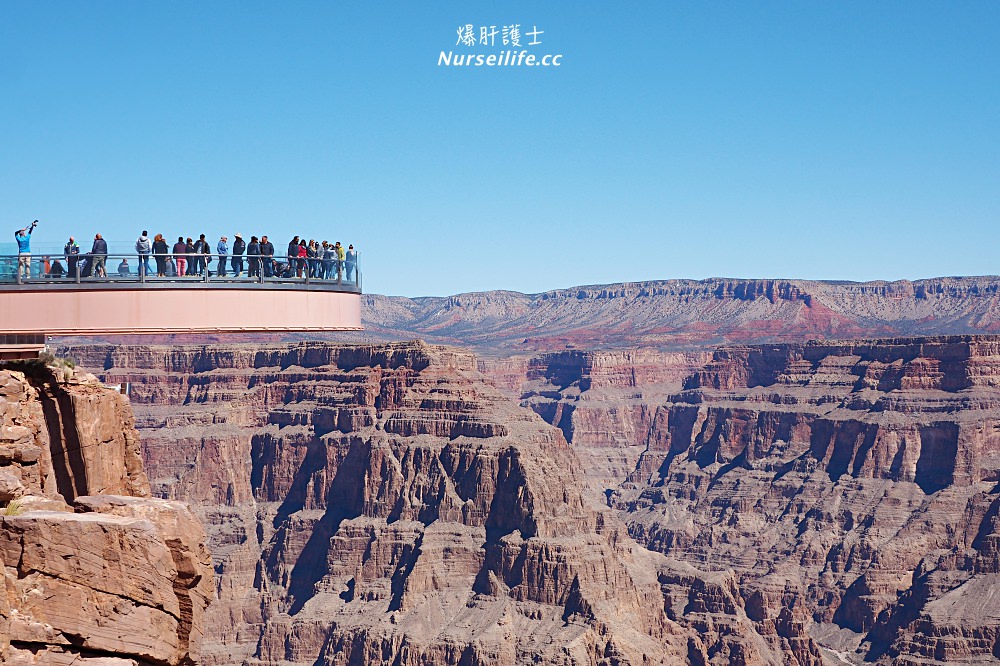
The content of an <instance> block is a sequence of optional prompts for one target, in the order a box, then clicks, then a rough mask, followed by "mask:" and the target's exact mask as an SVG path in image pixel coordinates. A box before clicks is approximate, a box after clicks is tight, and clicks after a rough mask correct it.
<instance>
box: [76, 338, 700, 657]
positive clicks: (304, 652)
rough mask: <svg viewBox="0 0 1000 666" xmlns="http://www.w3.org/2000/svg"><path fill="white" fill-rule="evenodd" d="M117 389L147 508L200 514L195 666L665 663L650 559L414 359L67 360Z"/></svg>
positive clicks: (525, 421) (171, 354) (529, 439)
mask: <svg viewBox="0 0 1000 666" xmlns="http://www.w3.org/2000/svg"><path fill="white" fill-rule="evenodd" d="M70 353H72V354H73V355H74V356H75V357H76V358H77V359H78V361H80V362H81V363H82V364H83V365H85V366H87V367H90V368H96V369H98V370H100V371H101V372H102V375H103V377H104V378H105V380H106V381H109V382H112V381H113V382H122V381H127V382H130V385H131V399H132V402H133V404H135V405H136V410H137V412H138V414H139V417H138V425H139V428H140V431H141V433H142V439H143V452H144V458H145V463H146V467H147V470H148V473H149V477H150V483H151V485H152V488H153V492H154V493H155V494H157V495H160V496H163V497H168V498H177V499H185V500H189V501H192V502H195V503H196V504H197V505H198V507H199V508H198V511H199V514H200V515H201V516H202V517H203V518H204V520H205V522H206V524H207V525H208V531H209V535H210V542H211V545H212V551H213V553H214V555H215V561H216V572H217V575H218V593H219V600H218V601H217V602H216V604H215V605H214V606H213V607H212V609H210V611H209V625H208V631H207V636H206V644H205V649H204V650H203V652H202V659H203V661H204V663H218V664H222V663H227V664H228V663H243V662H244V661H247V662H249V663H265V664H286V663H310V664H311V663H322V664H369V663H372V664H374V663H378V664H381V663H402V664H497V663H499V664H517V663H525V662H537V663H551V664H555V663H559V664H563V663H609V664H610V663H636V664H641V663H663V664H667V663H677V661H679V660H680V661H682V660H683V659H685V658H686V655H687V653H688V651H689V644H691V645H696V646H701V644H702V641H701V639H700V638H699V637H697V636H695V635H694V632H692V631H690V630H685V629H682V628H680V627H679V626H678V625H677V623H676V622H674V621H672V620H670V619H669V618H668V617H667V614H666V612H665V610H664V606H663V596H662V592H661V589H660V582H659V580H658V577H657V570H658V563H659V562H660V560H662V558H660V557H659V556H656V555H655V554H652V553H647V552H645V551H643V550H642V549H640V548H638V547H637V546H636V544H635V543H634V542H633V541H632V540H631V539H630V538H629V537H628V536H627V535H626V534H625V533H624V527H623V526H622V525H621V523H619V522H618V521H617V520H616V519H615V518H614V517H613V515H612V514H611V512H610V511H609V510H608V509H607V508H606V507H604V506H600V505H592V504H589V503H588V502H587V501H586V500H585V498H584V491H583V488H584V485H583V478H584V477H583V472H582V470H581V467H580V464H579V461H578V459H577V457H576V456H575V455H574V453H573V452H572V450H571V449H570V448H569V446H568V445H567V444H566V441H565V439H564V437H563V434H562V432H561V431H560V430H559V429H557V428H554V427H551V426H549V425H548V424H546V423H545V422H544V421H543V420H542V419H541V418H540V417H538V416H537V415H536V414H534V413H533V412H531V411H530V410H526V409H523V408H521V407H519V406H518V405H517V403H516V402H515V401H513V400H511V399H509V398H507V397H506V396H504V395H503V394H502V393H501V392H500V391H498V390H497V389H496V388H494V387H493V386H492V385H490V384H489V383H488V382H486V381H485V379H484V377H483V375H482V374H481V373H479V372H478V370H477V369H476V361H475V358H474V357H473V356H472V354H470V353H468V352H464V351H461V350H457V349H452V348H443V347H433V346H429V345H425V344H423V343H404V344H389V345H367V346H365V345H361V346H338V345H330V344H323V343H312V344H308V343H307V344H297V345H287V346H278V347H270V348H263V349H254V348H249V347H221V346H214V347H198V348H173V349H171V348H166V347H116V348H109V347H105V348H98V347H90V348H77V349H73V350H71V352H70Z"/></svg>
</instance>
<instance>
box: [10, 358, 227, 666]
mask: <svg viewBox="0 0 1000 666" xmlns="http://www.w3.org/2000/svg"><path fill="white" fill-rule="evenodd" d="M11 367H20V368H21V369H22V370H23V372H22V371H18V370H11V369H0V570H2V571H3V573H4V581H5V586H4V591H3V592H2V593H0V662H2V663H9V664H92V665H93V666H107V665H110V664H116V665H120V666H124V665H125V664H133V665H137V664H147V665H152V664H156V665H174V664H191V663H195V659H196V657H197V649H198V643H199V640H200V635H201V631H202V627H203V624H204V622H203V613H204V609H205V607H206V606H207V604H208V601H209V597H210V596H211V594H212V571H211V568H210V567H211V562H210V557H209V556H208V551H207V550H206V549H205V545H204V532H203V530H202V529H201V526H200V524H199V523H198V522H197V520H196V519H195V518H194V516H193V515H192V514H191V513H190V512H189V511H188V509H187V508H186V507H185V506H184V505H182V504H179V503H176V502H165V501H163V500H158V499H152V498H150V497H149V482H148V480H147V478H146V475H145V472H144V471H143V468H142V463H141V458H140V454H139V436H138V432H137V431H136V430H135V428H134V427H133V422H132V414H131V410H130V408H129V405H128V401H127V400H126V399H125V398H123V397H122V396H121V395H120V394H118V393H117V392H115V391H112V390H110V389H108V388H105V387H103V386H101V385H100V383H99V382H97V381H96V379H95V378H93V377H92V376H91V377H87V376H80V377H77V378H70V377H60V378H59V379H57V377H56V374H54V373H53V372H52V371H51V370H50V369H48V368H46V367H44V366H43V365H41V364H38V363H29V364H23V365H19V366H11ZM58 374H60V375H62V374H63V371H62V370H60V371H59V372H58ZM66 374H67V375H68V374H70V373H69V371H66Z"/></svg>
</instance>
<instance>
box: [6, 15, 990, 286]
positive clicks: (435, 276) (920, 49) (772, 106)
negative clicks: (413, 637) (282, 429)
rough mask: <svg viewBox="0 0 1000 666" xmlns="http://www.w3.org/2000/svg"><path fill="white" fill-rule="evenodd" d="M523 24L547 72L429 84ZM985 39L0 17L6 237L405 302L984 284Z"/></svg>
mask: <svg viewBox="0 0 1000 666" xmlns="http://www.w3.org/2000/svg"><path fill="white" fill-rule="evenodd" d="M513 23H516V24H520V26H521V31H522V38H521V43H522V48H523V49H524V50H526V51H528V53H530V54H536V55H537V56H539V57H540V56H542V55H544V54H550V55H555V54H561V55H562V56H563V58H562V59H561V61H560V62H561V65H560V66H559V67H540V66H536V67H525V66H521V67H511V66H507V67H486V66H483V67H463V68H457V67H449V66H439V64H438V62H439V57H440V53H441V52H442V51H444V52H446V53H447V52H449V51H453V52H454V53H455V54H467V53H472V54H483V55H489V54H494V53H499V52H501V51H503V50H506V49H509V48H510V47H504V46H503V45H502V43H501V42H500V40H501V37H502V35H501V34H497V35H496V36H495V37H494V39H495V40H496V43H495V45H492V46H491V45H485V46H484V45H480V44H476V45H475V46H472V47H469V46H466V45H464V44H461V43H459V44H456V41H457V40H458V37H457V29H458V28H459V26H462V25H466V24H469V25H472V26H474V29H475V31H476V33H477V37H478V32H479V29H480V28H481V27H483V26H492V25H495V26H497V29H498V31H499V30H501V29H502V26H504V25H510V24H513ZM536 26H537V30H538V31H541V34H539V35H536V36H535V37H533V38H529V37H527V36H526V35H524V34H523V33H526V32H528V31H530V30H532V29H533V28H534V27H536ZM998 29H1000V3H998V2H993V1H990V2H943V1H941V2H934V3H926V2H916V1H913V2H911V1H907V2H902V1H898V2H888V1H887V2H874V3H873V2H868V1H866V2H792V1H788V2H757V1H755V2H672V1H666V0H656V1H646V2H638V1H632V2H629V1H626V2H611V1H610V0H608V1H602V2H596V1H592V0H576V1H575V2H562V1H557V0H545V1H544V2H543V1H540V0H533V1H528V2H516V1H509V2H503V1H488V0H465V1H463V2H451V1H447V0H418V1H414V0H408V1H406V2H350V3H348V2H332V1H323V2H296V1H290V2H252V1H250V2H248V1H245V0H240V1H239V2H216V1H206V0H199V1H196V2H179V1H176V0H170V1H163V2H136V1H134V0H129V1H114V0H102V1H100V2H96V1H94V2H80V1H75V0H74V1H73V2H68V1H67V2H46V1H38V0H30V1H28V0H4V1H3V2H0V221H2V224H4V225H6V227H7V228H8V229H9V230H10V232H13V230H14V229H15V228H16V227H20V226H22V225H23V224H25V223H27V222H30V221H31V220H33V219H35V218H38V219H40V220H41V226H40V227H39V228H38V231H37V232H36V236H35V238H36V243H42V242H45V243H51V244H53V245H61V243H62V242H64V241H65V238H66V236H68V235H69V234H71V233H72V234H74V235H76V236H77V238H78V239H80V240H81V245H84V246H85V248H84V249H85V250H86V249H87V248H88V247H89V242H90V239H92V238H93V234H94V232H96V231H100V232H101V233H103V234H104V235H105V237H107V238H111V239H115V240H119V241H123V242H124V243H125V244H126V245H131V243H132V241H134V238H135V237H136V235H137V234H138V232H139V231H141V230H142V229H143V228H147V229H148V230H149V231H150V232H151V233H157V232H162V233H164V235H166V236H168V237H171V236H172V237H174V238H176V237H177V236H178V235H180V234H183V235H185V236H188V235H195V234H198V233H206V234H208V235H209V237H210V238H212V239H218V237H219V235H220V234H222V233H226V234H227V235H228V236H230V238H231V237H232V236H233V233H234V232H236V231H240V232H242V233H243V235H244V237H246V238H249V235H250V234H251V233H255V234H258V235H259V234H260V233H268V234H269V235H270V236H272V238H275V239H276V241H277V242H276V245H277V246H278V247H279V248H281V247H283V246H284V245H285V244H286V243H287V240H288V238H289V237H290V236H291V235H292V234H300V235H305V236H307V237H311V238H316V239H323V238H325V239H328V240H330V241H335V240H340V241H341V242H343V243H344V244H347V243H348V242H351V243H354V244H355V245H356V246H357V247H358V248H359V250H360V252H361V265H362V266H363V268H364V275H365V289H366V291H370V292H378V293H386V294H400V295H408V296H417V295H443V294H450V293H457V292H464V291H476V290H485V289H513V290H518V291H526V292H537V291H543V290H547V289H552V288H558V287H568V286H573V285H579V284H594V283H605V282H617V281H630V280H646V279H663V278H704V277H711V276H736V277H797V278H817V279H849V280H867V279H898V278H916V277H930V276H937V275H962V274H966V275H978V274H995V273H1000V267H998V263H1000V259H998V252H997V240H998V238H997V237H998V234H1000V231H998V222H1000V215H998V211H1000V39H997V35H998ZM532 39H534V40H537V41H540V44H536V45H533V46H527V42H528V41H530V40H532ZM2 233H4V234H7V233H8V232H2ZM83 239H86V240H83ZM10 240H12V238H10V239H8V238H6V237H2V238H0V242H9V241H10Z"/></svg>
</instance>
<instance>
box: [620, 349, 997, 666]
mask: <svg viewBox="0 0 1000 666" xmlns="http://www.w3.org/2000/svg"><path fill="white" fill-rule="evenodd" d="M648 435H649V439H648V443H647V447H646V450H645V451H644V452H643V454H642V456H641V457H640V459H639V461H638V463H637V465H636V467H635V470H634V472H633V473H632V474H631V475H630V476H629V478H628V481H627V482H625V483H623V484H621V486H620V487H619V488H617V489H616V490H614V491H613V493H612V494H611V497H610V502H611V504H612V505H613V506H615V507H616V508H618V509H619V510H620V512H621V515H622V516H623V517H624V518H625V520H626V521H627V522H628V525H629V532H630V534H631V535H632V536H634V537H635V538H636V539H637V540H638V541H639V542H640V543H642V544H644V545H645V546H647V547H648V548H650V549H652V550H655V551H658V552H662V553H664V554H667V555H669V556H670V557H672V558H677V559H681V560H684V561H686V562H688V563H691V564H692V565H694V566H697V567H700V568H702V569H710V570H718V571H720V572H728V571H731V572H733V575H734V576H735V578H736V581H737V582H738V584H737V585H736V586H735V587H736V589H738V590H739V591H740V592H739V594H734V595H733V598H734V599H735V600H736V602H737V604H740V605H742V606H743V608H744V610H745V612H746V613H747V616H748V617H749V618H750V619H751V620H753V621H754V623H755V624H756V626H757V627H758V630H759V632H760V633H761V634H762V635H764V636H768V631H769V630H770V629H771V627H773V630H774V632H775V634H776V635H777V636H780V637H781V638H782V641H784V640H785V639H786V638H788V637H789V636H792V637H795V638H796V639H797V640H798V641H799V643H798V647H796V644H795V643H792V642H791V641H789V645H788V646H787V647H786V646H784V645H783V643H782V648H783V649H784V650H786V651H790V652H792V653H793V654H798V652H797V651H798V650H800V649H801V648H802V646H804V645H806V644H807V643H808V638H809V636H808V635H807V634H806V633H805V631H808V632H810V634H811V637H812V638H813V639H814V640H815V642H817V643H818V644H819V645H825V646H826V647H827V648H828V649H829V650H830V652H828V656H831V657H832V656H833V655H834V654H839V655H840V658H842V659H844V660H849V661H855V660H856V661H860V660H861V659H865V660H876V661H883V662H886V663H921V664H926V663H946V662H954V661H956V660H961V661H966V662H972V661H982V660H987V661H989V660H992V659H993V658H995V657H996V656H997V655H998V654H1000V643H998V641H997V628H998V616H997V613H995V612H994V611H992V610H990V608H991V606H992V604H991V602H989V599H990V598H992V595H993V594H994V590H995V588H994V586H995V585H996V582H997V580H998V578H997V574H998V573H1000V569H998V560H997V557H996V554H995V543H996V538H997V537H996V535H995V528H996V507H997V505H998V504H997V497H996V489H997V487H998V482H1000V456H998V454H997V451H998V450H1000V340H997V339H995V338H982V337H967V338H940V339H934V338H927V339H903V340H885V341H878V342H862V343H843V344H836V343H830V344H808V345H776V346H771V347H744V348H729V349H723V350H720V351H718V352H716V353H715V355H714V357H713V360H712V361H711V362H710V363H708V364H707V365H706V366H705V367H704V368H703V369H702V370H700V371H698V372H696V373H694V374H693V375H691V376H690V377H689V378H688V379H687V380H686V381H685V384H684V389H683V390H680V391H678V392H677V393H676V394H674V395H673V396H671V397H670V398H669V399H668V400H667V401H666V402H665V403H663V404H660V405H658V406H657V407H656V409H655V414H654V416H653V417H652V426H651V428H650V430H649V433H648ZM792 624H794V625H795V626H791V625H792ZM783 627H784V628H783ZM773 644H775V643H774V642H773V641H772V645H773Z"/></svg>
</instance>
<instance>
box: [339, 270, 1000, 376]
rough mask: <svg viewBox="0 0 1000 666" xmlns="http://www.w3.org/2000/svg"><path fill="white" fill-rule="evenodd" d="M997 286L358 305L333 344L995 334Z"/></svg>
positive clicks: (788, 288)
mask: <svg viewBox="0 0 1000 666" xmlns="http://www.w3.org/2000/svg"><path fill="white" fill-rule="evenodd" d="M998 294H1000V278H998V277H995V276H986V277H944V278H930V279H926V280H915V281H912V282H911V281H908V280H900V281H896V282H823V281H812V280H775V279H761V280H744V279H735V278H712V279H708V280H659V281H651V282H627V283H619V284H609V285H595V286H584V287H573V288H569V289H557V290H554V291H547V292H543V293H540V294H521V293H517V292H512V291H488V292H479V293H470V294H457V295H454V296H446V297H425V298H404V297H398V296H380V295H374V294H370V295H366V296H364V297H363V299H364V300H363V302H362V319H363V320H364V325H365V329H366V330H365V332H364V333H363V334H355V335H346V334H345V335H341V336H338V338H337V339H341V340H371V339H379V340H399V339H403V340H406V339H411V338H420V339H423V340H427V341H428V342H437V343H441V344H450V345H460V346H464V347H470V348H472V349H475V350H476V351H479V352H482V353H489V354H497V353H499V354H502V355H504V356H506V355H510V354H513V353H528V352H549V351H558V350H562V349H566V348H577V349H584V350H594V349H609V348H617V349H627V348H635V347H652V348H660V349H667V350H693V349H701V348H704V347H705V346H706V345H719V344H727V343H765V342H779V341H787V342H802V341H804V340H808V339H845V338H862V337H863V338H872V337H887V336H900V335H942V334H970V333H995V332H998V331H1000V296H998Z"/></svg>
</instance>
